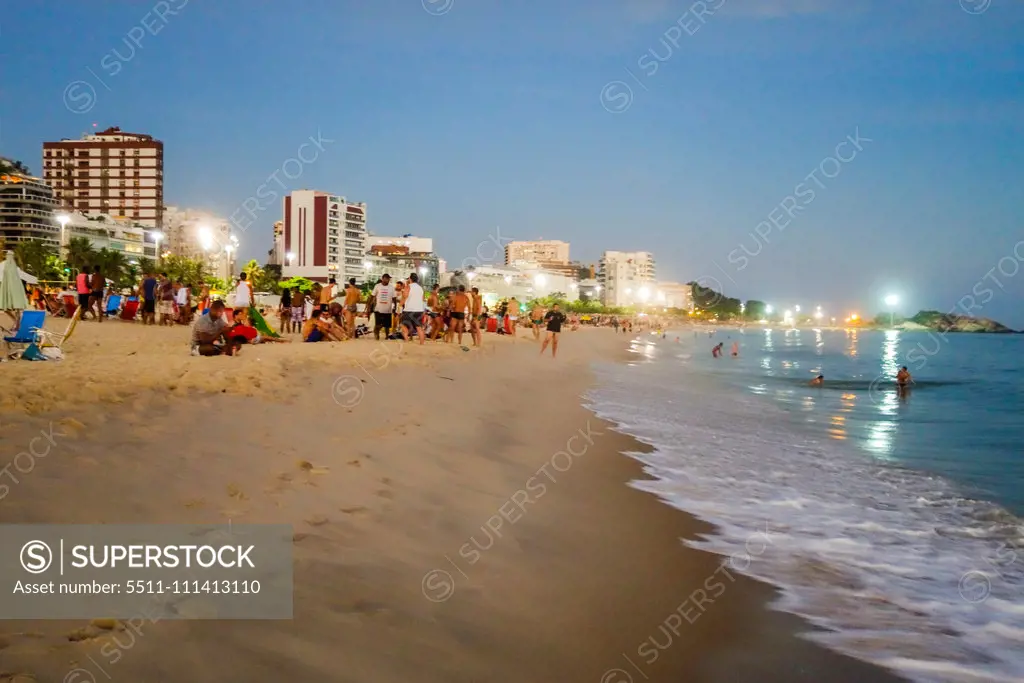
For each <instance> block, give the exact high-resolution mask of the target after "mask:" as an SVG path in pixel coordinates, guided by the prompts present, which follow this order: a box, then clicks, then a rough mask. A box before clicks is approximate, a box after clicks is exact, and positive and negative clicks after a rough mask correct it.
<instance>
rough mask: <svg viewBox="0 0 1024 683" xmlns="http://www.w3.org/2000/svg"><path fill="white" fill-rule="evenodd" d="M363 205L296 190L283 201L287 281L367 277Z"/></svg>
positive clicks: (318, 193)
mask: <svg viewBox="0 0 1024 683" xmlns="http://www.w3.org/2000/svg"><path fill="white" fill-rule="evenodd" d="M366 237H367V236H366V203H365V202H349V201H348V200H346V199H345V198H344V197H342V196H339V195H333V194H329V193H327V192H319V191H317V190H296V191H294V192H292V193H291V194H289V195H288V196H286V197H285V198H284V249H285V263H284V268H283V269H282V274H283V275H284V277H286V278H291V277H304V278H307V279H310V280H313V281H315V282H326V281H327V280H328V278H331V277H334V278H337V280H338V281H339V282H341V281H343V280H348V279H349V278H353V277H354V278H356V281H357V282H359V281H362V279H363V278H364V277H365V275H366V269H365V268H364V267H363V263H364V262H365V258H364V257H365V255H366Z"/></svg>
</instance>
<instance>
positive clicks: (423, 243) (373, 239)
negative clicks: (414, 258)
mask: <svg viewBox="0 0 1024 683" xmlns="http://www.w3.org/2000/svg"><path fill="white" fill-rule="evenodd" d="M377 246H382V247H405V248H406V249H408V250H409V253H410V254H433V253H434V240H432V239H431V238H429V237H414V236H413V235H402V236H401V237H386V236H384V235H368V236H367V238H366V250H367V251H372V250H373V248H374V247H377Z"/></svg>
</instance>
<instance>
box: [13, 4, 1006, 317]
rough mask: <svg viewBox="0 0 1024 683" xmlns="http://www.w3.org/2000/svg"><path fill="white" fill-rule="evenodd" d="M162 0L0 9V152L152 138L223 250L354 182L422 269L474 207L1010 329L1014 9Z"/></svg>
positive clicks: (579, 238) (353, 191)
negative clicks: (283, 49)
mask: <svg viewBox="0 0 1024 683" xmlns="http://www.w3.org/2000/svg"><path fill="white" fill-rule="evenodd" d="M164 4H166V5H168V6H169V7H170V8H171V9H177V13H176V14H170V13H166V12H165V13H164V14H163V15H162V16H163V18H162V19H160V18H157V17H156V16H155V15H153V14H149V15H148V18H147V12H149V9H151V8H147V7H138V6H132V5H123V4H122V5H118V4H116V3H115V4H112V5H109V6H107V5H105V6H102V7H96V8H92V7H90V8H79V7H75V6H70V7H65V6H63V5H61V12H62V15H61V16H62V17H63V19H64V21H62V22H61V25H54V24H53V22H52V18H51V17H52V13H51V12H49V11H47V10H46V9H45V7H46V3H45V2H44V3H40V4H38V5H36V6H31V7H30V6H17V7H13V8H11V10H10V11H9V13H8V15H7V16H6V17H5V18H6V21H5V22H4V27H5V28H8V27H12V26H13V27H17V28H18V30H17V31H11V30H9V31H8V32H7V33H5V40H7V41H9V42H10V43H11V48H12V54H14V55H20V56H22V57H23V58H24V59H25V64H26V66H25V68H23V69H17V70H11V73H9V74H5V75H7V78H5V79H4V92H5V94H6V95H8V98H9V101H14V102H20V103H22V104H21V105H20V106H19V107H17V108H8V109H7V110H5V112H4V114H3V116H2V120H0V154H4V155H5V156H9V157H12V158H15V159H19V160H21V161H23V162H25V163H26V164H27V165H28V166H29V167H30V168H31V169H32V171H33V172H34V173H36V174H37V175H40V176H41V175H42V170H43V169H42V168H41V161H42V159H41V157H40V154H39V150H40V147H41V142H43V141H47V140H59V139H61V138H64V137H67V138H76V137H78V136H79V135H80V134H81V133H83V132H92V131H94V130H96V129H94V128H93V125H92V124H93V123H96V124H97V129H99V130H102V129H104V128H107V127H109V126H119V127H120V128H121V129H122V130H126V131H133V132H136V131H137V132H141V133H146V134H149V135H153V136H154V137H155V138H157V139H160V140H162V141H163V142H164V145H165V148H166V149H165V154H166V162H165V163H166V166H165V169H166V170H165V193H166V198H165V203H167V204H175V205H180V206H189V207H197V208H204V209H207V210H210V211H213V212H215V213H217V214H219V215H223V216H228V217H230V216H231V215H232V214H234V213H235V212H237V211H238V210H239V208H240V207H242V206H243V205H246V201H247V200H253V201H255V202H256V203H255V204H254V203H253V201H250V202H249V203H248V205H247V206H249V207H250V211H249V213H250V214H254V215H253V216H252V220H251V222H250V223H249V225H248V227H247V228H246V229H245V231H244V232H243V233H242V234H241V239H242V248H241V253H240V254H239V261H241V262H245V261H247V260H249V259H250V258H256V259H257V260H259V261H261V262H262V261H264V260H265V258H266V252H267V249H268V248H269V246H270V244H271V243H272V237H271V231H272V225H273V223H274V222H275V221H277V220H281V218H282V216H281V209H280V207H281V201H280V197H282V196H283V195H284V194H287V193H288V192H290V191H292V190H297V189H303V188H309V189H320V190H325V191H331V192H339V193H342V194H344V195H345V196H348V197H355V198H358V199H359V201H365V202H366V203H367V205H368V206H369V207H370V213H371V217H370V220H369V226H368V227H369V229H370V230H371V231H372V232H374V233H377V234H403V233H408V232H413V233H415V234H421V235H429V236H431V237H433V238H434V240H435V242H436V244H437V252H438V253H439V254H443V255H445V256H446V257H447V258H448V261H449V263H450V264H451V266H450V267H452V268H455V267H458V266H459V265H460V264H461V263H462V262H463V261H464V260H465V259H470V260H472V259H474V258H476V259H480V254H484V255H486V254H489V253H490V251H493V250H490V251H489V250H488V248H487V247H486V246H485V247H483V248H478V247H477V246H476V245H480V244H483V245H486V244H489V243H492V242H493V241H494V240H495V239H497V238H498V235H497V233H498V232H499V231H500V238H501V239H519V240H532V239H536V238H537V237H539V236H541V235H543V236H544V237H545V238H549V239H559V240H564V241H566V242H570V243H571V244H572V245H573V253H574V257H575V258H576V259H577V260H579V261H580V262H582V263H586V264H589V263H596V262H597V261H598V259H599V258H600V256H601V253H602V252H603V251H605V250H647V251H650V252H652V253H654V254H655V255H656V258H657V260H658V268H659V279H664V280H666V281H688V280H696V281H698V282H700V283H702V284H705V285H707V286H711V287H713V288H715V289H722V290H724V291H725V293H726V294H728V295H729V296H734V297H738V298H741V299H748V298H755V299H761V300H765V301H774V302H783V301H803V302H805V305H816V304H818V303H821V304H826V305H828V306H829V307H830V308H832V309H837V310H839V309H841V310H844V311H848V310H855V309H863V311H862V312H864V313H866V312H867V311H869V310H870V311H875V310H878V311H881V310H882V309H883V308H884V304H883V303H882V300H883V298H884V296H885V295H886V294H887V293H889V292H898V293H899V295H900V302H901V303H900V307H901V310H900V311H899V313H903V314H913V313H914V312H916V311H917V310H918V309H921V308H935V309H939V310H950V309H953V308H954V307H956V306H958V305H961V306H963V307H964V308H971V307H972V306H973V307H974V308H973V310H971V311H970V312H972V313H973V314H974V315H979V316H983V317H991V318H994V319H997V320H1002V321H1004V322H1007V323H1008V324H1010V325H1011V326H1013V327H1022V326H1024V317H1022V315H1021V313H1019V309H1020V302H1021V299H1022V298H1024V296H1022V294H1024V278H1019V277H1015V276H1016V275H1017V271H1018V270H1019V266H1020V260H1021V258H1022V257H1024V246H1018V241H1019V237H1020V227H1021V215H1020V208H1019V207H1020V206H1021V204H1022V202H1021V198H1022V194H1021V192H1022V190H1021V188H1020V187H1019V184H1018V183H1013V182H1011V178H1015V177H1021V175H1022V173H1021V171H1022V160H1021V158H1022V156H1024V155H1022V154H1021V152H1022V145H1021V138H1020V132H1021V125H1022V122H1024V117H1022V116H1020V114H1021V113H1022V112H1024V106H1022V97H1021V93H1020V91H1019V87H1017V88H1016V89H1014V88H1015V87H1016V86H1019V81H1020V76H1021V73H1022V66H1021V64H1022V57H1024V50H1022V41H1021V38H1020V36H1022V35H1024V30H1022V27H1024V11H1022V9H1024V8H1022V6H1021V5H1020V4H1019V3H1010V2H999V1H998V0H994V1H993V2H991V3H977V2H976V3H967V2H966V0H965V3H958V2H955V1H953V2H948V3H945V2H940V3H937V4H934V5H927V6H926V5H924V4H920V3H918V4H914V3H908V4H907V5H906V6H902V7H898V8H892V7H887V6H886V5H885V4H884V3H879V2H850V3H846V4H842V5H841V4H839V3H835V2H827V1H825V0H817V1H815V2H800V3H796V2H786V1H784V0H774V1H773V2H770V3H767V4H766V3H759V4H758V3H752V2H747V1H744V0H729V2H724V3H717V2H707V3H704V4H705V6H706V8H713V7H715V6H716V5H717V6H718V7H717V8H716V9H715V10H714V11H713V12H711V11H710V10H708V11H707V12H705V13H703V14H701V13H695V12H693V11H692V7H693V6H692V5H691V4H689V3H684V5H681V6H675V5H672V4H669V3H665V2H658V1H656V0H647V1H645V2H641V1H639V0H633V1H632V2H628V3H610V2H607V3H594V4H584V3H581V2H573V1H567V2H566V3H565V4H564V5H559V6H557V7H546V8H545V9H544V11H543V12H540V11H534V10H535V9H536V8H540V7H541V6H540V5H539V4H538V3H525V4H524V5H521V6H517V7H515V8H513V7H500V8H499V7H492V6H481V5H474V4H472V3H462V2H455V3H450V2H449V3H429V2H426V3H422V4H421V3H417V2H383V3H380V4H379V5H375V6H373V7H360V6H356V5H352V6H351V8H350V11H348V12H344V11H343V10H344V8H345V7H349V6H348V5H342V6H341V7H340V9H331V8H333V7H334V5H331V6H328V5H327V4H323V3H316V2H314V3H313V5H315V7H314V9H316V7H320V8H321V9H323V10H324V11H325V12H327V11H334V12H337V11H343V13H344V14H345V15H346V24H347V26H348V29H347V31H346V35H345V36H344V39H343V40H339V41H335V40H333V39H332V40H328V35H329V34H328V32H327V31H326V30H325V29H322V28H320V27H319V26H318V22H317V19H315V16H316V15H317V11H311V12H310V13H309V14H308V15H296V14H294V13H291V12H288V11H286V10H284V9H282V8H273V9H265V10H262V11H261V12H259V13H249V12H244V11H242V9H241V8H242V6H241V5H240V4H237V3H233V2H231V1H230V0H226V1H225V2H224V3H222V4H221V5H218V7H216V8H211V7H208V6H203V5H201V4H199V3H191V2H185V0H173V1H172V2H169V3H164ZM233 7H235V8H238V9H237V11H236V10H234V9H232V8H233ZM424 7H426V9H427V10H432V11H434V12H435V13H434V14H431V13H430V12H428V11H426V10H425V9H424ZM439 10H446V11H444V12H439ZM968 10H971V11H968ZM709 12H710V13H709ZM237 16H244V17H245V18H246V19H245V26H246V31H245V34H244V38H243V37H242V35H241V34H239V33H238V32H237V31H235V30H234V26H235V23H236V17H237ZM139 27H141V28H139ZM556 29H557V30H556ZM140 31H141V32H142V34H141V36H140ZM281 31H291V32H298V33H299V34H302V35H306V36H308V40H307V41H306V43H305V44H304V46H303V49H302V50H301V51H296V50H293V51H290V52H289V53H288V59H287V60H281V59H279V58H278V56H277V55H274V54H272V52H273V51H267V50H264V49H262V48H260V47H258V46H259V45H261V44H265V43H266V42H267V41H270V42H271V43H272V42H273V40H274V36H276V35H280V32H281ZM83 36H85V37H83ZM129 36H130V38H129ZM263 38H265V39H266V40H263ZM321 38H322V39H321ZM126 40H127V42H126ZM133 41H134V42H133ZM14 59H15V60H17V59H18V57H15V58H14ZM333 65H337V66H336V67H335V66H333ZM332 68H337V69H338V72H337V73H336V74H331V73H330V69H332ZM306 70H308V71H310V72H312V73H319V74H321V76H320V77H316V78H313V77H305V76H302V75H297V74H301V73H302V72H303V71H306ZM324 76H326V78H327V80H328V81H329V82H332V83H336V84H337V88H329V89H323V88H318V87H314V84H315V83H317V82H322V80H323V77H324ZM83 84H85V85H83ZM87 86H88V87H87ZM90 88H91V89H90ZM311 88H312V90H311ZM83 98H84V99H83ZM345 102H348V103H349V104H348V105H343V103H345ZM352 102H358V106H351V103H352ZM623 105H625V106H623ZM303 145H306V147H304V148H303V147H302V146H303ZM300 150H301V151H300ZM291 159H295V160H296V161H294V162H289V160H291ZM307 160H309V161H308V162H307ZM286 162H288V163H287V166H285V164H286ZM275 174H276V176H275ZM275 177H276V178H277V179H278V180H280V181H281V184H283V185H285V187H283V188H282V187H280V186H278V185H275V184H274V181H273V180H270V181H269V182H268V179H271V178H275ZM261 186H266V187H268V188H269V190H275V191H276V193H277V195H278V197H277V198H276V199H275V200H274V201H273V202H266V201H263V200H262V198H260V197H258V195H257V190H258V188H260V187H261ZM812 193H813V197H812ZM254 198H255V199H254ZM239 215H241V216H245V215H246V212H243V213H242V214H239ZM499 226H500V228H499ZM500 258H501V257H500V256H495V257H494V259H493V262H494V263H499V262H500ZM807 292H813V293H814V295H815V296H817V297H819V299H820V300H819V301H810V300H808V297H807ZM989 293H991V294H989ZM965 297H973V301H972V300H971V299H970V298H968V299H965ZM961 302H962V303H961ZM780 305H781V304H780Z"/></svg>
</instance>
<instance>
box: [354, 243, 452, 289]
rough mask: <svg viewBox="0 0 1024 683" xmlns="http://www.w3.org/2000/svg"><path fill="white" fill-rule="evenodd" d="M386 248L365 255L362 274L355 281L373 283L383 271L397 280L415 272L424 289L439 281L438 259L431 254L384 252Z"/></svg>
mask: <svg viewBox="0 0 1024 683" xmlns="http://www.w3.org/2000/svg"><path fill="white" fill-rule="evenodd" d="M393 248H394V247H392V249H393ZM386 250H388V247H387V246H386V245H385V246H383V247H381V248H377V249H374V250H373V251H371V252H370V253H369V254H367V255H366V257H365V260H364V261H363V276H362V277H357V278H356V282H359V283H363V282H369V283H374V282H377V280H379V279H380V276H381V275H383V274H384V273H387V274H388V275H390V276H391V277H393V278H396V279H398V280H404V279H405V278H407V277H409V274H410V273H416V274H418V275H419V280H420V284H421V285H422V286H423V288H424V289H425V290H429V289H430V288H431V287H433V286H434V285H436V284H438V283H439V282H440V277H441V276H440V273H439V272H438V267H437V266H438V264H437V261H438V259H437V257H436V256H434V255H433V254H409V253H401V252H390V253H386ZM353 277H354V276H353Z"/></svg>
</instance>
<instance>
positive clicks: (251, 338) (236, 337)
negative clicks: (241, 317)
mask: <svg viewBox="0 0 1024 683" xmlns="http://www.w3.org/2000/svg"><path fill="white" fill-rule="evenodd" d="M236 315H237V313H236ZM228 339H230V340H231V341H233V342H236V343H238V344H261V343H263V342H288V341H291V340H290V339H284V338H283V337H264V336H263V335H261V334H260V333H259V331H258V330H257V329H256V328H255V327H253V326H252V325H246V324H245V323H242V322H236V323H235V324H234V325H232V326H231V329H230V330H228Z"/></svg>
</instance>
